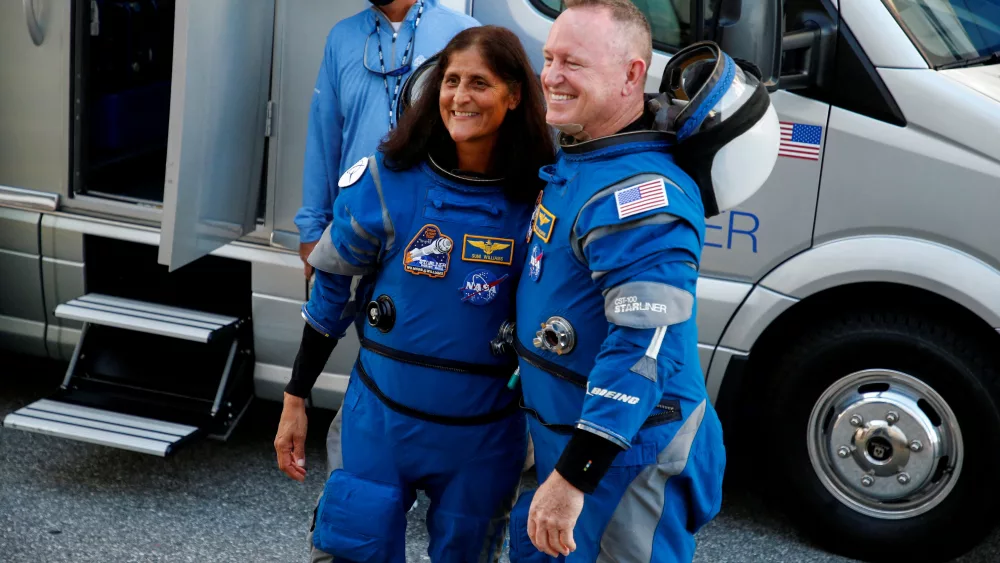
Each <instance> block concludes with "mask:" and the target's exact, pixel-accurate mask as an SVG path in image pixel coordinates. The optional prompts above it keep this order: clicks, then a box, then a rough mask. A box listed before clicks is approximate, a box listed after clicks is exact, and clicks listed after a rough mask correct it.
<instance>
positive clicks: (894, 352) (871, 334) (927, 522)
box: [755, 311, 1000, 561]
mask: <svg viewBox="0 0 1000 563" xmlns="http://www.w3.org/2000/svg"><path fill="white" fill-rule="evenodd" d="M810 328H811V331H810V332H809V333H807V334H805V335H804V336H802V337H801V338H799V339H797V341H796V342H794V343H788V344H789V345H788V346H786V347H784V350H787V352H786V353H785V354H783V355H782V356H781V357H780V358H778V359H777V360H776V361H775V362H774V363H772V364H771V366H772V368H771V369H769V370H768V373H767V374H766V375H765V377H766V379H767V381H766V384H765V386H764V394H763V395H761V397H763V399H762V400H763V404H764V405H765V408H766V413H767V414H766V415H765V419H766V420H767V427H766V430H765V431H762V432H761V433H760V434H758V439H762V440H763V444H771V445H774V446H775V448H774V450H773V451H774V452H775V453H776V457H777V459H776V460H775V461H776V462H777V463H776V464H774V465H771V464H770V463H767V462H766V461H764V462H763V464H762V463H760V462H761V461H763V460H758V462H757V463H756V464H755V465H756V466H757V467H758V468H762V470H763V474H761V475H760V477H759V478H760V479H761V481H760V482H761V483H763V484H764V486H765V487H766V489H767V496H768V498H770V499H773V500H775V501H777V502H778V503H779V504H780V505H781V506H782V507H783V508H784V509H785V510H786V511H787V512H788V513H789V515H790V516H791V517H792V518H793V521H794V522H796V523H797V524H798V525H801V526H802V528H803V531H804V532H805V533H806V534H807V535H809V536H810V537H811V538H812V539H813V540H814V541H816V542H817V543H819V544H821V545H823V546H824V547H825V548H826V549H828V550H829V551H832V552H835V553H839V554H842V555H845V556H849V557H853V558H856V559H861V560H865V561H888V560H892V561H900V560H906V558H908V557H915V558H916V560H920V561H937V560H941V561H945V560H949V559H951V558H954V557H956V556H957V555H959V554H961V553H964V552H965V551H968V550H969V549H971V548H972V547H973V546H975V544H977V543H978V542H979V541H981V540H982V539H983V537H984V536H985V535H986V534H987V533H988V532H989V531H990V530H991V528H992V525H993V523H994V519H993V514H995V513H996V511H995V510H994V509H993V507H994V506H995V503H994V500H995V498H996V494H997V491H998V484H997V479H998V476H1000V447H998V444H1000V415H998V412H997V408H996V406H995V403H994V400H993V397H994V396H995V394H996V391H997V385H998V384H1000V381H998V371H997V369H996V362H995V360H994V359H993V358H991V355H992V356H993V357H995V354H993V353H992V352H991V351H990V350H989V349H988V348H987V347H986V346H985V345H984V343H983V341H982V338H977V337H975V336H972V335H969V334H965V333H964V332H962V331H960V330H958V329H956V328H953V327H949V326H947V325H944V324H942V323H939V322H934V321H932V320H931V319H930V318H924V317H920V316H917V315H914V314H911V313H902V312H871V311H868V312H854V313H847V314H844V315H843V316H841V317H839V318H836V319H830V320H828V321H826V322H822V323H821V325H820V326H818V327H817V326H815V325H814V327H810ZM763 444H761V445H763ZM762 465H764V466H765V467H762ZM980 511H982V512H980ZM977 512H980V514H977ZM986 514H989V515H990V516H989V517H984V515H986Z"/></svg>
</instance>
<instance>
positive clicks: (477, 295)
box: [458, 269, 509, 305]
mask: <svg viewBox="0 0 1000 563" xmlns="http://www.w3.org/2000/svg"><path fill="white" fill-rule="evenodd" d="M508 275H509V274H504V275H502V276H500V277H499V278H498V277H496V276H495V275H494V274H493V272H491V271H489V270H486V269H478V270H473V271H471V272H469V275H467V276H465V282H464V283H463V284H462V287H460V288H458V290H459V291H460V292H461V293H462V301H463V302H464V303H472V304H473V305H487V304H489V303H490V302H491V301H493V300H494V299H496V297H497V294H498V293H499V288H498V287H497V286H499V285H500V284H501V283H503V282H504V281H505V280H506V279H507V276H508Z"/></svg>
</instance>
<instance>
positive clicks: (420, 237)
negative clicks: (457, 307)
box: [403, 225, 455, 278]
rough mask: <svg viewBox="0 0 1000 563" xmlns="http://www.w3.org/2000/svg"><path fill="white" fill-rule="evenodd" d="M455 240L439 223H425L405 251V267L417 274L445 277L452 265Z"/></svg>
mask: <svg viewBox="0 0 1000 563" xmlns="http://www.w3.org/2000/svg"><path fill="white" fill-rule="evenodd" d="M454 246H455V242H454V241H453V240H451V237H449V236H448V235H446V234H444V233H442V232H441V229H439V228H438V226H437V225H424V226H423V228H421V229H420V231H419V232H418V233H417V235H416V236H415V237H413V240H411V241H410V244H408V245H407V246H406V251H405V252H403V269H405V270H406V271H407V272H410V273H411V274H413V275H416V276H421V275H422V276H430V277H432V278H443V277H444V276H445V274H447V273H448V267H449V266H450V265H451V249H452V248H453V247H454Z"/></svg>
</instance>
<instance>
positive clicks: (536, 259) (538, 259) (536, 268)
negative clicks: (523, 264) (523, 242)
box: [528, 242, 545, 281]
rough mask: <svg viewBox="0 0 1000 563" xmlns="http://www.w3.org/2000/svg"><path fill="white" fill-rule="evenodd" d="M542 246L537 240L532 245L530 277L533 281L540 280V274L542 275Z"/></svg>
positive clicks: (543, 254)
mask: <svg viewBox="0 0 1000 563" xmlns="http://www.w3.org/2000/svg"><path fill="white" fill-rule="evenodd" d="M542 256H545V252H544V251H542V246H541V245H540V244H538V243H537V242H536V243H535V244H534V246H532V247H531V256H530V257H529V258H528V277H529V278H531V280H532V281H538V276H540V275H542Z"/></svg>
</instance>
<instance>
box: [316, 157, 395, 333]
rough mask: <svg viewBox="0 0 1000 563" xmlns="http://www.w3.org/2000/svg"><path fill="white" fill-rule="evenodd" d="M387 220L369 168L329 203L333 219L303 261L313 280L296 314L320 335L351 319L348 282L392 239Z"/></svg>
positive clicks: (373, 266) (372, 265) (370, 267)
mask: <svg viewBox="0 0 1000 563" xmlns="http://www.w3.org/2000/svg"><path fill="white" fill-rule="evenodd" d="M392 232H393V229H392V221H391V219H389V213H388V210H387V209H385V208H384V207H383V203H382V197H381V196H380V192H379V191H378V190H377V189H376V187H375V184H374V181H373V179H372V174H371V172H370V170H368V169H365V171H364V173H363V176H362V178H361V179H360V180H359V181H358V182H357V184H355V185H353V186H350V187H348V188H346V189H344V191H342V192H341V194H340V195H339V196H337V199H336V200H335V201H334V217H333V222H332V223H331V224H330V225H328V226H327V227H326V229H325V230H324V231H323V233H322V235H321V237H320V240H319V242H318V243H317V245H316V248H315V249H314V250H313V252H312V254H310V255H309V259H308V260H309V263H310V264H312V266H313V267H314V268H315V269H316V281H315V283H314V284H313V291H312V294H311V295H310V297H309V301H308V302H306V303H305V304H304V305H303V306H302V316H303V318H304V319H305V321H306V322H307V323H309V324H310V325H311V326H312V327H313V328H314V329H316V330H317V331H318V332H319V333H320V334H323V335H324V336H327V337H334V338H343V337H344V334H345V333H346V331H347V329H348V328H349V327H350V325H351V324H352V323H353V322H354V316H355V315H354V313H355V312H354V311H351V310H348V304H349V303H350V301H351V282H352V280H353V278H354V277H355V276H362V275H366V274H370V273H373V272H375V271H376V270H377V268H378V264H379V261H380V259H381V256H382V255H383V253H384V251H385V250H386V249H387V241H389V240H391V239H392Z"/></svg>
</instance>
